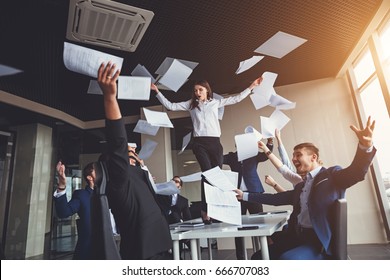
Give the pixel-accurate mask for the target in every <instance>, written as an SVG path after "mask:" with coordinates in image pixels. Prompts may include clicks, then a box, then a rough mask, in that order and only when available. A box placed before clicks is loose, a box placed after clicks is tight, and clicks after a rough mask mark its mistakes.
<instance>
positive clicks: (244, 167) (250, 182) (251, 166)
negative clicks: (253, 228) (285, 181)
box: [223, 138, 274, 260]
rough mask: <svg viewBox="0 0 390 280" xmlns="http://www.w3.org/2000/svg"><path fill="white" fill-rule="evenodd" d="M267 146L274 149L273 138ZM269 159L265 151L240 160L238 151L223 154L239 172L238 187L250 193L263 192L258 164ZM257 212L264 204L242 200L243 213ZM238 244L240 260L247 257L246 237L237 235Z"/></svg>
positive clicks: (234, 169) (232, 167) (232, 168)
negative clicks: (245, 251) (245, 250)
mask: <svg viewBox="0 0 390 280" xmlns="http://www.w3.org/2000/svg"><path fill="white" fill-rule="evenodd" d="M267 147H268V149H269V150H270V151H272V150H273V147H274V146H273V141H272V138H269V139H268V140H267ZM266 160H268V157H267V155H266V154H265V153H262V152H258V153H257V155H256V156H254V157H251V158H248V159H245V160H242V161H239V160H238V155H237V152H230V153H228V154H226V155H224V156H223V164H226V165H229V166H230V169H231V170H232V171H234V172H237V173H238V186H237V187H238V188H239V189H240V190H242V191H245V192H249V193H263V192H264V188H263V185H262V183H261V181H260V177H259V174H258V173H257V166H258V164H259V163H260V162H264V161H266ZM247 211H248V212H249V213H250V214H256V213H259V212H263V206H262V205H261V204H259V203H253V202H249V201H241V214H242V215H245V214H246V212H247ZM234 242H235V245H236V257H237V259H238V260H243V259H245V255H244V249H245V244H244V238H242V237H236V238H235V239H234Z"/></svg>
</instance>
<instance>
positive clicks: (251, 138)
mask: <svg viewBox="0 0 390 280" xmlns="http://www.w3.org/2000/svg"><path fill="white" fill-rule="evenodd" d="M234 141H235V142H236V147H237V157H238V160H239V161H241V160H244V159H247V158H251V157H254V156H256V155H257V153H258V152H259V148H258V145H257V139H256V136H255V134H254V133H245V134H239V135H236V136H234Z"/></svg>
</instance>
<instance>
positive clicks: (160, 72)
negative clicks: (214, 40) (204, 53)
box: [155, 57, 199, 76]
mask: <svg viewBox="0 0 390 280" xmlns="http://www.w3.org/2000/svg"><path fill="white" fill-rule="evenodd" d="M175 59H176V60H178V61H180V62H181V63H183V64H184V65H186V66H187V67H189V68H191V69H192V70H194V69H195V67H196V66H198V64H199V63H198V62H193V61H189V60H184V59H177V58H172V57H166V58H165V59H164V61H163V62H162V63H161V65H160V66H159V67H158V68H157V70H156V72H155V73H156V74H157V75H161V76H162V75H164V74H165V73H166V72H167V71H168V69H169V67H170V66H171V64H172V62H173V60H175Z"/></svg>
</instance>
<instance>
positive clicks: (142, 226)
mask: <svg viewBox="0 0 390 280" xmlns="http://www.w3.org/2000/svg"><path fill="white" fill-rule="evenodd" d="M106 129H107V131H106V132H107V142H108V149H109V159H108V164H107V169H108V174H109V182H108V184H107V198H108V202H109V204H110V208H111V210H112V213H113V215H114V217H115V221H116V223H117V226H118V228H119V232H120V235H121V242H120V253H121V257H122V259H149V258H153V257H154V256H156V255H157V254H160V253H163V252H166V251H168V250H169V249H171V248H172V240H171V235H170V232H169V227H168V223H167V221H166V219H165V218H164V215H163V214H162V212H161V209H160V208H159V206H158V204H157V202H156V198H155V193H154V190H153V188H152V186H151V185H150V182H149V180H148V178H147V173H145V172H144V170H142V169H141V168H139V167H138V166H131V165H130V163H129V158H128V153H127V142H128V141H127V134H126V130H125V126H124V123H123V120H122V119H119V120H106Z"/></svg>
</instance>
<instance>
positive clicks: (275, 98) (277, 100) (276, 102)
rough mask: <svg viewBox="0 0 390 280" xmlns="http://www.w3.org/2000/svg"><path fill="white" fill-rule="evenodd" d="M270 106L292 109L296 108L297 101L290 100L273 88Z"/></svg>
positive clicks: (279, 108)
mask: <svg viewBox="0 0 390 280" xmlns="http://www.w3.org/2000/svg"><path fill="white" fill-rule="evenodd" d="M269 101H270V106H273V107H275V108H276V109H278V110H290V109H294V108H295V106H296V103H295V102H291V101H290V100H288V99H286V98H284V97H282V96H280V95H278V94H277V93H276V92H275V89H274V90H273V93H272V94H271V98H270V99H269Z"/></svg>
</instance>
